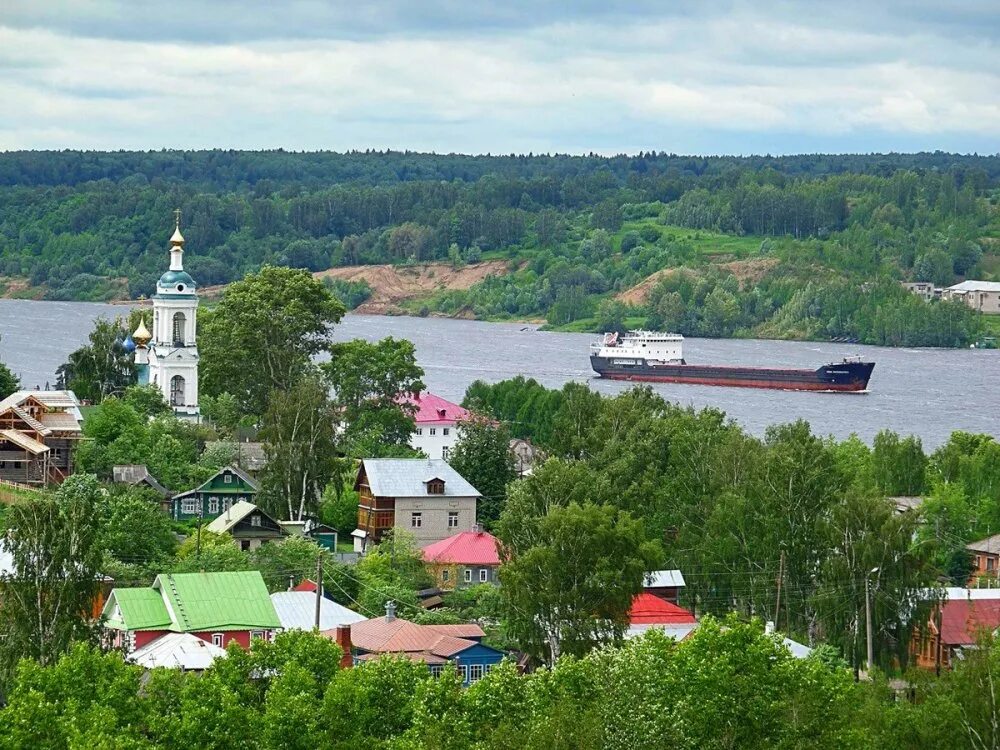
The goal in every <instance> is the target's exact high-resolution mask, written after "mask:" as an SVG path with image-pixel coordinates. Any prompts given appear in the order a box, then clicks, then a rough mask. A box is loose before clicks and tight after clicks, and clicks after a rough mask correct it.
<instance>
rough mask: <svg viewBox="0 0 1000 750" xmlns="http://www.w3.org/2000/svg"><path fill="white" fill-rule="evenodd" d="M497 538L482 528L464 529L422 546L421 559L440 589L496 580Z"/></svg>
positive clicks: (498, 555)
mask: <svg viewBox="0 0 1000 750" xmlns="http://www.w3.org/2000/svg"><path fill="white" fill-rule="evenodd" d="M497 544H498V541H497V538H496V537H495V536H493V535H492V534H488V533H487V532H485V531H479V530H474V531H463V532H461V533H460V534H455V535H454V536H450V537H448V538H447V539H442V540H441V541H440V542H434V544H429V545H427V546H426V547H424V562H425V563H427V567H428V568H429V569H430V570H431V572H432V573H433V575H434V579H435V581H437V585H438V586H439V587H440V588H442V589H455V588H462V587H464V586H475V585H477V584H480V583H492V584H496V583H497V570H499V568H500V553H499V551H498V549H497Z"/></svg>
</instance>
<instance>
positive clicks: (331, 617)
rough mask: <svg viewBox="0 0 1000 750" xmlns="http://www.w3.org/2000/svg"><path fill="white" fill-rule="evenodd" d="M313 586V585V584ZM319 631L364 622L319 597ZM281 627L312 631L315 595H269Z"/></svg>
mask: <svg viewBox="0 0 1000 750" xmlns="http://www.w3.org/2000/svg"><path fill="white" fill-rule="evenodd" d="M314 586H315V584H314ZM319 601H320V607H319V629H320V630H332V629H333V628H335V627H337V626H338V625H353V624H354V623H356V622H362V621H363V620H365V619H366V618H365V616H364V615H359V614H358V613H357V612H355V611H354V610H351V609H348V608H347V607H345V606H343V605H342V604H337V602H335V601H332V600H330V599H327V598H326V597H325V596H321V597H320V600H319ZM271 603H272V604H273V605H274V610H275V612H277V613H278V619H279V620H280V621H281V627H283V628H285V629H286V630H312V629H313V626H314V624H315V623H316V594H315V589H314V591H313V593H310V592H308V591H276V592H275V593H273V594H271Z"/></svg>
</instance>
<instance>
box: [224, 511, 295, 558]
mask: <svg viewBox="0 0 1000 750" xmlns="http://www.w3.org/2000/svg"><path fill="white" fill-rule="evenodd" d="M205 529H206V530H207V531H211V532H212V533H213V534H229V536H231V537H232V538H233V540H234V541H235V542H236V543H237V544H238V545H239V548H240V549H241V550H244V551H247V550H252V549H257V548H258V547H260V546H261V545H262V544H266V543H267V542H273V541H274V540H276V539H281V538H282V537H284V536H287V534H288V532H287V531H285V529H284V528H282V526H281V524H280V523H279V522H278V521H275V520H274V519H273V518H271V516H269V515H268V514H267V513H265V512H264V511H262V510H261V509H260V508H258V507H257V506H256V505H254V504H253V503H248V502H247V501H246V500H240V501H238V502H236V503H235V504H233V506H232V507H230V508H227V509H226V510H224V511H223V512H222V513H221V514H220V515H219V516H217V517H216V518H215V520H213V521H212V522H211V523H210V524H209V525H208V526H206V527H205Z"/></svg>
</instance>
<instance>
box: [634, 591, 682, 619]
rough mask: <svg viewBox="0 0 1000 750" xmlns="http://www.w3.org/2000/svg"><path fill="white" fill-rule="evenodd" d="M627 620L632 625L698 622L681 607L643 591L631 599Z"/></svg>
mask: <svg viewBox="0 0 1000 750" xmlns="http://www.w3.org/2000/svg"><path fill="white" fill-rule="evenodd" d="M629 620H630V621H631V623H632V624H633V625H643V624H645V625H671V624H679V623H693V622H698V620H696V619H695V616H694V615H693V614H691V613H690V612H688V611H687V610H686V609H684V608H683V607H678V606H677V605H676V604H671V603H670V602H668V601H664V600H663V599H661V598H660V597H658V596H656V595H655V594H649V593H646V592H643V593H641V594H639V595H637V596H636V597H635V599H633V600H632V609H631V610H630V612H629Z"/></svg>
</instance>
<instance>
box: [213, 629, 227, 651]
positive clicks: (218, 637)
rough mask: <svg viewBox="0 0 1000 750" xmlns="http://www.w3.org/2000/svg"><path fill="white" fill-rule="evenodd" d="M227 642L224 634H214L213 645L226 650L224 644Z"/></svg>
mask: <svg viewBox="0 0 1000 750" xmlns="http://www.w3.org/2000/svg"><path fill="white" fill-rule="evenodd" d="M224 642H225V635H223V634H222V633H212V645H213V646H218V647H219V648H225V646H223V645H222V644H223V643H224Z"/></svg>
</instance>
